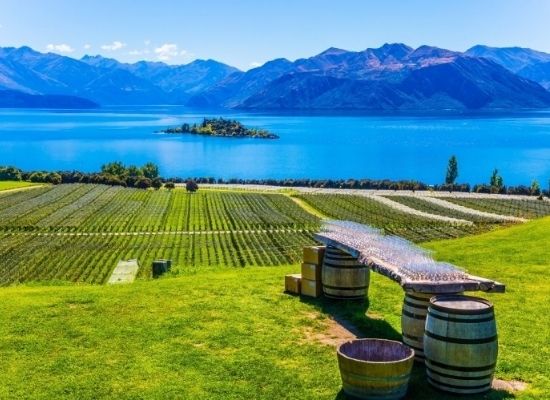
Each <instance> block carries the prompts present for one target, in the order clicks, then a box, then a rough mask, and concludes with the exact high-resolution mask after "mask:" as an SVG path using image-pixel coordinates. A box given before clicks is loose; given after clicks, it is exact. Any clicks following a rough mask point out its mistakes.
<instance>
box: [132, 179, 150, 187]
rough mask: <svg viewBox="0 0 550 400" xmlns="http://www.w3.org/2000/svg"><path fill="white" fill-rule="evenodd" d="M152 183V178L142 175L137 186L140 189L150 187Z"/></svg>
mask: <svg viewBox="0 0 550 400" xmlns="http://www.w3.org/2000/svg"><path fill="white" fill-rule="evenodd" d="M151 185H152V182H151V179H149V178H145V177H141V178H138V180H137V181H136V184H135V187H137V188H138V189H149V188H150V187H151Z"/></svg>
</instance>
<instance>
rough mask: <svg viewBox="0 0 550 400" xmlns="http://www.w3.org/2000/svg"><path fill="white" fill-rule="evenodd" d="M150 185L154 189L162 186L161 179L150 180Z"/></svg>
mask: <svg viewBox="0 0 550 400" xmlns="http://www.w3.org/2000/svg"><path fill="white" fill-rule="evenodd" d="M151 186H153V187H154V188H155V189H156V190H159V189H160V188H161V187H162V180H161V179H160V178H155V179H153V180H152V181H151Z"/></svg>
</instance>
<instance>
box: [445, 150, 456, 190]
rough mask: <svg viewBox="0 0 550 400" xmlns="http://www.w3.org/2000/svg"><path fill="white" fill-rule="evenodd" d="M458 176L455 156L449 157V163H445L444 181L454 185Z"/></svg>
mask: <svg viewBox="0 0 550 400" xmlns="http://www.w3.org/2000/svg"><path fill="white" fill-rule="evenodd" d="M457 177H458V162H457V160H456V156H454V155H453V156H451V158H449V164H448V165H447V175H446V176H445V183H446V184H447V185H454V184H455V182H456V178H457Z"/></svg>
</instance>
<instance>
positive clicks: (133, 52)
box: [128, 49, 150, 56]
mask: <svg viewBox="0 0 550 400" xmlns="http://www.w3.org/2000/svg"><path fill="white" fill-rule="evenodd" d="M149 53H150V51H149V50H148V49H144V50H130V51H129V52H128V54H129V55H131V56H142V55H144V54H149Z"/></svg>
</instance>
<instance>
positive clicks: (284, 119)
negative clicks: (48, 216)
mask: <svg viewBox="0 0 550 400" xmlns="http://www.w3.org/2000/svg"><path fill="white" fill-rule="evenodd" d="M213 116H223V117H226V118H235V119H238V120H239V121H241V122H242V123H243V124H245V125H246V126H251V127H252V126H253V127H262V128H266V129H268V130H270V131H272V132H273V133H276V134H277V135H279V136H280V139H279V140H261V139H234V138H213V137H203V136H191V135H177V136H176V135H166V134H159V133H155V132H156V131H158V130H160V129H163V128H167V127H171V126H176V125H178V124H181V123H183V122H190V123H192V122H198V121H201V120H202V118H203V117H213ZM452 154H455V155H456V156H457V157H458V163H459V178H458V181H460V182H469V183H484V182H488V180H489V176H490V174H491V172H492V170H493V169H494V168H498V169H499V171H500V172H501V175H502V176H503V178H504V183H505V184H510V185H517V184H529V183H530V182H531V181H532V180H533V179H538V180H539V182H540V183H541V184H542V185H543V186H544V187H546V186H547V182H548V180H549V179H550V111H544V112H538V113H529V114H521V115H514V116H501V115H499V116H495V115H485V116H482V115H476V116H469V117H453V116H437V117H434V116H395V115H387V116H373V115H367V116H366V115H353V114H347V115H345V114H344V115H315V114H309V115H298V114H285V115H281V114H278V115H273V114H267V113H244V112H240V111H233V110H223V111H204V110H192V109H188V108H184V107H168V106H158V107H116V108H115V107H111V108H103V109H99V110H90V111H51V110H13V109H3V110H0V165H16V166H18V167H20V168H22V169H25V170H73V169H76V170H81V171H97V170H99V168H100V166H101V165H102V164H103V163H106V162H109V161H114V160H120V161H123V162H124V163H126V164H137V165H142V164H144V163H145V162H147V161H152V162H154V163H157V164H158V165H159V167H160V170H161V174H162V175H163V176H165V177H176V176H178V177H189V176H194V177H207V176H208V177H216V178H218V177H221V178H306V177H307V178H372V179H381V178H390V179H417V180H421V181H424V182H426V183H431V184H433V183H441V182H442V181H443V180H444V177H445V170H446V166H447V161H448V159H449V157H450V156H451V155H452Z"/></svg>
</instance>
